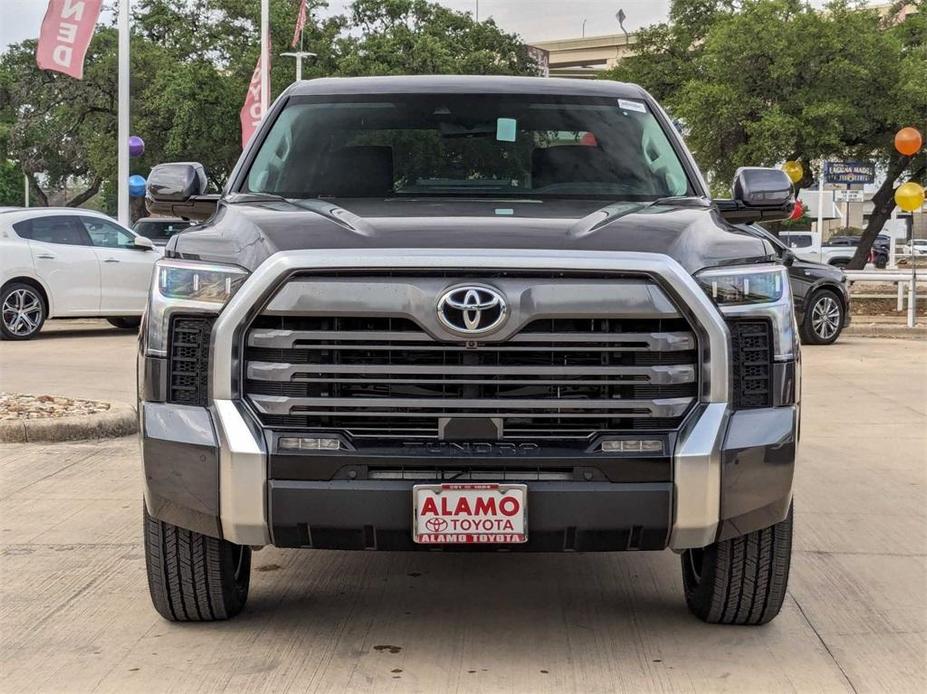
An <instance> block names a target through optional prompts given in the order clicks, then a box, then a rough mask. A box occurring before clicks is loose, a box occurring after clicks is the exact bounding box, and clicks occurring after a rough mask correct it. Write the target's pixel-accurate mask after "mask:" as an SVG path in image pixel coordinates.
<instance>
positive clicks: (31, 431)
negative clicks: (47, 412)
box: [0, 403, 138, 443]
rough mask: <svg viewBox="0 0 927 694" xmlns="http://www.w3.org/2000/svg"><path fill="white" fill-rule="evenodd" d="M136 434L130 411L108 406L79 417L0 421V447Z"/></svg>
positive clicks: (125, 407) (126, 407) (135, 418)
mask: <svg viewBox="0 0 927 694" xmlns="http://www.w3.org/2000/svg"><path fill="white" fill-rule="evenodd" d="M137 431H138V414H137V413H136V411H135V408H134V407H131V406H129V405H125V404H122V403H110V408H109V409H108V410H106V411H105V412H99V413H97V414H90V415H83V416H80V417H45V418H42V419H22V420H4V421H0V442H2V443H54V442H56V441H80V440H82V439H109V438H116V437H119V436H129V435H131V434H134V433H136V432H137Z"/></svg>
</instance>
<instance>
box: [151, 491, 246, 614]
mask: <svg viewBox="0 0 927 694" xmlns="http://www.w3.org/2000/svg"><path fill="white" fill-rule="evenodd" d="M144 514H145V521H144V523H145V565H146V567H147V569H148V590H149V592H150V594H151V602H152V603H153V604H154V608H155V609H156V610H157V611H158V614H160V615H161V616H162V617H164V619H167V620H169V621H171V622H212V621H216V620H221V619H229V618H230V617H234V616H235V615H237V614H238V613H239V612H241V610H242V608H243V607H244V606H245V603H246V602H247V600H248V587H249V585H250V583H251V548H250V547H244V546H242V545H235V544H232V543H231V542H227V541H225V540H219V539H217V538H214V537H209V536H208V535H201V534H200V533H197V532H193V531H192V530H185V529H184V528H178V527H177V526H176V525H171V524H170V523H165V522H164V521H159V520H156V519H154V518H152V517H151V516H150V515H149V514H148V509H147V508H146V509H145V510H144Z"/></svg>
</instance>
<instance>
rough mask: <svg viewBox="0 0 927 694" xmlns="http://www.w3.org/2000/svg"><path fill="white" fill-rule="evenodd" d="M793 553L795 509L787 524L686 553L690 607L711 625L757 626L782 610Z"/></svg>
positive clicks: (685, 577)
mask: <svg viewBox="0 0 927 694" xmlns="http://www.w3.org/2000/svg"><path fill="white" fill-rule="evenodd" d="M791 555H792V508H791V506H790V507H789V515H788V516H786V518H785V520H784V521H782V522H781V523H776V524H775V525H773V526H772V527H769V528H764V529H763V530H756V531H754V532H752V533H749V534H747V535H743V536H741V537H735V538H731V539H730V540H724V541H723V542H716V543H714V544H713V545H709V546H708V547H705V548H704V549H697V550H693V549H687V550H686V551H685V552H683V554H682V581H683V586H684V588H685V591H686V604H687V605H688V606H689V610H690V611H691V612H692V613H693V614H694V615H695V616H696V617H698V618H699V619H701V620H702V621H704V622H708V623H709V624H737V625H750V626H756V625H760V624H766V623H767V622H769V621H770V620H772V619H773V618H774V617H775V616H776V615H777V614H779V610H780V609H781V608H782V602H783V601H784V600H785V594H786V588H787V587H788V582H789V563H790V560H791Z"/></svg>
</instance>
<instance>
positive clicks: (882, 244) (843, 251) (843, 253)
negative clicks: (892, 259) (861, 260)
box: [823, 234, 891, 269]
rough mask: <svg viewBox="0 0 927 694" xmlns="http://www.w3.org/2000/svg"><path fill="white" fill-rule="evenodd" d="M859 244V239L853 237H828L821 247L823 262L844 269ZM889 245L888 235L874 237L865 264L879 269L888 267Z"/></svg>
mask: <svg viewBox="0 0 927 694" xmlns="http://www.w3.org/2000/svg"><path fill="white" fill-rule="evenodd" d="M859 242H860V237H859V236H855V235H849V234H847V235H840V236H832V237H830V239H828V240H827V243H825V244H824V246H823V252H824V260H823V262H826V263H828V264H830V265H836V266H837V267H846V266H847V265H848V264H849V263H850V260H852V258H853V256H854V255H855V254H856V247H857V246H859ZM890 244H891V240H890V238H889V236H888V234H879V235H878V236H876V237H875V239H873V241H872V248H870V249H869V258H868V260H867V262H870V263H872V264H873V265H875V266H876V267H877V268H880V269H881V268H884V267H885V266H886V265H888V256H889V251H890V248H891V245H890ZM851 249H852V250H851Z"/></svg>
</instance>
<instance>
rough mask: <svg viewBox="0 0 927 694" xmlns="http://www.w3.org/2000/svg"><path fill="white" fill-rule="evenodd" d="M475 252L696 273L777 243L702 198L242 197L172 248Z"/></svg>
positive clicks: (243, 256)
mask: <svg viewBox="0 0 927 694" xmlns="http://www.w3.org/2000/svg"><path fill="white" fill-rule="evenodd" d="M316 248H317V249H323V248H324V249H352V248H357V249H365V250H370V249H376V248H442V249H454V248H467V249H474V248H480V249H487V248H498V249H515V250H517V249H539V250H582V251H639V252H645V253H663V254H666V255H669V256H670V257H672V258H674V259H675V260H677V261H678V262H679V263H680V264H682V265H683V266H684V267H685V268H686V269H687V270H688V271H689V272H690V273H694V272H696V271H698V270H701V269H702V268H705V267H712V266H717V265H724V264H730V263H736V262H751V261H756V260H760V259H768V258H770V257H771V256H773V255H774V253H773V250H772V247H771V246H770V245H769V243H768V242H766V241H764V240H762V239H758V238H756V237H755V236H751V235H750V234H748V233H745V232H743V231H742V230H739V229H737V228H736V227H733V226H731V225H729V224H727V223H726V222H725V221H724V220H723V219H722V218H721V216H720V214H719V213H718V211H717V210H716V209H714V208H713V207H711V206H710V205H709V204H708V203H707V202H706V201H704V200H702V199H697V198H681V199H668V200H666V201H662V202H659V203H655V204H651V203H613V204H609V205H605V206H603V202H602V201H601V200H544V201H537V200H506V199H498V200H491V199H459V198H453V199H447V198H442V199H435V198H424V199H406V198H402V199H399V198H392V199H385V200H384V199H367V198H350V199H349V198H339V199H330V200H315V199H314V200H302V201H288V200H284V199H282V198H267V197H263V196H248V195H236V196H231V197H230V198H228V199H226V200H223V201H221V202H220V203H219V207H218V208H217V210H216V214H215V215H214V216H213V217H212V218H211V219H210V220H208V221H207V222H205V223H204V224H201V225H199V226H197V227H196V228H195V229H191V230H189V231H185V232H184V233H183V234H178V235H176V236H174V237H173V238H172V239H171V240H170V242H169V243H168V247H167V254H168V255H170V256H174V257H183V258H189V259H199V260H209V261H214V262H222V263H232V264H235V265H240V266H242V267H244V268H247V269H249V270H254V269H255V268H256V267H257V266H258V265H260V264H261V263H262V262H264V261H265V260H266V259H267V258H268V257H270V256H271V255H273V254H274V253H276V252H279V251H291V250H305V249H316Z"/></svg>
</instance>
